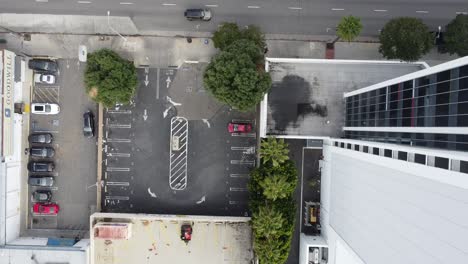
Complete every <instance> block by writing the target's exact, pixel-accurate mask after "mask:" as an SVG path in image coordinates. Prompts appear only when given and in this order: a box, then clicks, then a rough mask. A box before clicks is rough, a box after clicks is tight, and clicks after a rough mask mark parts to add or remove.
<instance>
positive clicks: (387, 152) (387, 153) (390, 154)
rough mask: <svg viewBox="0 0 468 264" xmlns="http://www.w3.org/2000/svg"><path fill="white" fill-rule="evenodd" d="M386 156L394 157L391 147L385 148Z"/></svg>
mask: <svg viewBox="0 0 468 264" xmlns="http://www.w3.org/2000/svg"><path fill="white" fill-rule="evenodd" d="M384 156H385V157H387V158H391V157H392V150H391V149H385V150H384Z"/></svg>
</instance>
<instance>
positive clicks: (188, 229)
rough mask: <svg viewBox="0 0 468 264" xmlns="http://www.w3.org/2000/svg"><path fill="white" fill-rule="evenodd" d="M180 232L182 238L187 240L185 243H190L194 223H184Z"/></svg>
mask: <svg viewBox="0 0 468 264" xmlns="http://www.w3.org/2000/svg"><path fill="white" fill-rule="evenodd" d="M180 232H181V234H180V239H182V240H183V241H185V243H188V242H189V241H190V240H192V225H190V224H183V225H182V227H181V228H180Z"/></svg>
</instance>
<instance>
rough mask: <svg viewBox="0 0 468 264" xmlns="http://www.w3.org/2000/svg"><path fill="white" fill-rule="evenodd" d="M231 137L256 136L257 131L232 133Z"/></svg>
mask: <svg viewBox="0 0 468 264" xmlns="http://www.w3.org/2000/svg"><path fill="white" fill-rule="evenodd" d="M231 137H252V138H254V137H256V134H255V133H231Z"/></svg>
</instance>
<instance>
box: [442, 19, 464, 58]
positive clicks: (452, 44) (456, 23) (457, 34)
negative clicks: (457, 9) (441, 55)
mask: <svg viewBox="0 0 468 264" xmlns="http://www.w3.org/2000/svg"><path fill="white" fill-rule="evenodd" d="M444 41H445V49H446V50H447V52H449V53H450V54H454V53H456V54H457V55H458V56H460V57H463V56H468V15H463V14H460V15H457V16H456V17H455V18H454V19H453V20H452V21H450V23H449V24H448V25H447V27H446V31H445V34H444Z"/></svg>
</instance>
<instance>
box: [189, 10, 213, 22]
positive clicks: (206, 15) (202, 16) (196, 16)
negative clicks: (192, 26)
mask: <svg viewBox="0 0 468 264" xmlns="http://www.w3.org/2000/svg"><path fill="white" fill-rule="evenodd" d="M184 16H185V18H187V20H190V21H192V20H202V21H210V20H211V10H209V9H201V8H198V9H187V10H185V12H184Z"/></svg>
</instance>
